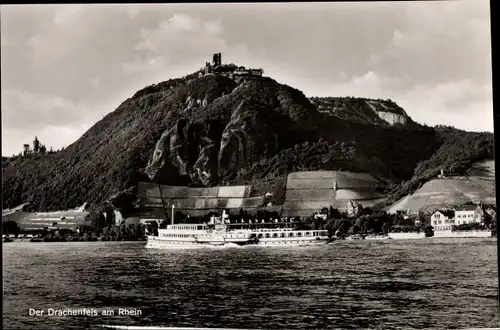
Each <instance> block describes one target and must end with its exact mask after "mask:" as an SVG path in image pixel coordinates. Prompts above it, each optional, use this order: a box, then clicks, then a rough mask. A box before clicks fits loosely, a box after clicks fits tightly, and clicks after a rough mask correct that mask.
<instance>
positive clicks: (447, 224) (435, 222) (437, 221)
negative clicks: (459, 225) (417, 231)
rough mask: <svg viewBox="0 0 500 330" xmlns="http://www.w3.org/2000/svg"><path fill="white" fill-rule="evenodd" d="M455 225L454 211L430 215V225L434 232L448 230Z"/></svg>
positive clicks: (439, 211)
mask: <svg viewBox="0 0 500 330" xmlns="http://www.w3.org/2000/svg"><path fill="white" fill-rule="evenodd" d="M454 224H455V211H453V210H437V211H436V212H434V213H433V214H432V215H431V225H432V226H433V227H434V229H435V230H450V229H451V226H452V225H454Z"/></svg>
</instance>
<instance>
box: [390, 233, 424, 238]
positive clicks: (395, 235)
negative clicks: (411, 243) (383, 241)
mask: <svg viewBox="0 0 500 330" xmlns="http://www.w3.org/2000/svg"><path fill="white" fill-rule="evenodd" d="M388 236H389V238H391V239H422V238H425V237H426V235H425V233H424V232H406V233H394V232H393V233H389V234H388Z"/></svg>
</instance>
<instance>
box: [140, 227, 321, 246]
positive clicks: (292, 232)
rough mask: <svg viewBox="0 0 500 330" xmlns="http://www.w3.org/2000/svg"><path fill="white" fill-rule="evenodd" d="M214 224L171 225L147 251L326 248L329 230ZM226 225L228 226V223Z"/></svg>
mask: <svg viewBox="0 0 500 330" xmlns="http://www.w3.org/2000/svg"><path fill="white" fill-rule="evenodd" d="M217 222H218V221H217V220H215V221H214V220H212V221H211V222H210V223H209V224H206V223H204V224H171V225H167V228H166V229H158V236H153V235H148V241H147V244H146V247H147V248H165V249H168V248H183V247H186V248H187V247H204V246H205V247H206V246H237V245H260V246H297V245H311V244H326V243H328V242H330V241H331V239H330V238H329V236H328V231H327V230H319V229H317V230H296V229H294V228H291V227H290V226H293V223H283V222H281V223H280V222H267V223H262V222H261V223H242V222H239V223H228V221H219V223H217ZM224 222H225V223H224Z"/></svg>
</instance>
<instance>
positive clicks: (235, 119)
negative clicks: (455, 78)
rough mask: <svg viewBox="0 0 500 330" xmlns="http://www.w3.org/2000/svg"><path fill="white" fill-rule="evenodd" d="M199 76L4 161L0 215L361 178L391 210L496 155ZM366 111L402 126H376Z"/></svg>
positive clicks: (458, 135) (362, 109)
mask: <svg viewBox="0 0 500 330" xmlns="http://www.w3.org/2000/svg"><path fill="white" fill-rule="evenodd" d="M198 73H199V72H196V73H194V74H191V75H188V76H186V77H184V78H179V79H172V80H168V81H165V82H162V83H159V84H156V85H152V86H148V87H146V88H144V89H142V90H140V91H138V92H137V93H135V95H134V96H132V97H131V98H129V99H127V100H125V101H124V102H123V103H122V104H121V105H120V106H119V107H118V108H117V109H116V110H115V111H113V112H111V113H109V114H108V115H106V116H105V117H104V118H103V119H102V120H100V121H99V122H97V123H96V124H95V125H94V126H93V127H91V128H90V129H89V130H88V131H87V132H86V133H85V134H83V135H82V136H81V137H80V138H79V139H78V140H77V141H75V142H74V143H73V144H71V145H70V146H68V147H67V148H66V149H64V150H62V151H58V152H56V153H54V154H48V155H44V156H41V155H34V156H29V157H14V158H7V159H2V174H3V180H4V182H3V208H12V207H15V206H17V205H19V204H22V203H29V207H30V208H31V209H33V210H37V211H54V210H62V209H69V208H74V207H77V206H79V205H82V204H83V203H84V202H88V203H89V205H90V206H91V207H94V208H95V207H97V206H99V205H103V203H104V202H106V201H109V200H113V201H114V203H115V205H117V204H120V205H125V204H127V205H129V204H130V203H131V202H130V201H131V200H133V199H134V196H136V192H135V191H134V189H133V187H136V186H137V183H138V182H140V181H145V182H155V183H162V184H170V185H188V186H214V185H226V184H233V185H234V184H247V183H251V184H254V185H268V186H272V185H275V183H276V182H279V181H280V180H281V182H282V180H283V179H284V177H285V175H286V173H288V172H291V171H310V170H345V171H352V172H365V173H369V174H371V175H372V176H373V177H375V178H377V179H378V180H380V182H381V184H383V185H386V187H387V192H388V193H390V194H391V196H393V198H392V200H390V201H391V202H394V201H396V200H397V199H400V198H401V197H402V194H408V193H410V192H413V191H415V190H416V189H418V187H419V185H421V184H422V182H424V181H425V180H428V179H430V178H431V177H433V176H434V175H435V174H437V172H439V169H440V168H442V167H447V168H450V170H453V171H461V170H465V169H467V168H468V166H467V165H470V164H471V162H473V161H477V160H481V159H487V158H488V157H489V158H491V157H492V156H493V135H492V134H491V133H467V132H463V131H459V130H455V129H434V128H430V127H425V126H421V125H418V124H416V123H413V122H412V121H411V119H410V118H409V117H408V116H407V115H406V113H405V112H404V111H403V110H402V109H400V108H399V107H398V106H397V105H395V104H393V103H391V102H389V101H379V100H367V99H350V101H349V102H347V101H346V102H344V103H342V102H341V103H342V104H344V106H343V107H344V108H343V110H339V111H337V110H335V111H336V112H335V113H336V115H333V116H332V115H331V114H327V113H322V112H320V111H318V108H317V105H315V104H317V101H316V100H313V103H311V102H310V100H309V99H307V98H306V97H305V96H304V94H303V93H302V92H300V91H299V90H297V89H294V88H292V87H290V86H286V85H282V84H280V83H278V82H276V81H275V80H273V79H271V78H268V77H254V78H237V79H231V78H229V77H224V76H219V75H206V76H203V77H199V76H198ZM354 104H359V107H358V106H354ZM372 106H373V107H374V108H375V109H379V110H373V109H372ZM386 107H387V109H388V110H387V111H385V110H384V111H382V110H380V109H382V108H383V109H385V108H386ZM323 109H324V108H322V109H321V111H323ZM370 109H372V110H370ZM398 109H400V110H398ZM370 111H371V115H370ZM374 111H375V112H377V111H378V112H377V113H378V114H376V116H377V117H378V118H379V119H380V120H385V119H381V118H388V117H387V116H386V115H384V114H382V115H381V114H380V113H381V112H388V113H389V112H390V113H395V114H396V113H397V114H399V115H400V116H402V117H401V118H406V119H405V120H406V124H404V125H403V124H396V125H389V123H387V124H383V122H381V121H378V119H376V117H375V114H374ZM349 112H351V113H360V114H359V115H357V116H353V115H350V114H348V113H349ZM365 114H366V116H367V118H368V115H370V116H371V117H370V118H372V119H370V120H362V118H364V116H365ZM384 116H386V117H384ZM20 147H21V146H20ZM401 183H402V184H401ZM130 188H132V189H130ZM125 191H126V193H124V192H125ZM124 196H125V197H124Z"/></svg>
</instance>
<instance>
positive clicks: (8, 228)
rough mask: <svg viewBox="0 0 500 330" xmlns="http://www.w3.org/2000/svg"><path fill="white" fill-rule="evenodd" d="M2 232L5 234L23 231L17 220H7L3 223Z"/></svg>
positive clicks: (15, 233) (16, 233)
mask: <svg viewBox="0 0 500 330" xmlns="http://www.w3.org/2000/svg"><path fill="white" fill-rule="evenodd" d="M2 232H3V233H4V234H10V235H12V234H13V235H18V234H19V233H20V232H21V228H19V226H18V225H17V222H15V221H6V222H4V223H2Z"/></svg>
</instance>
